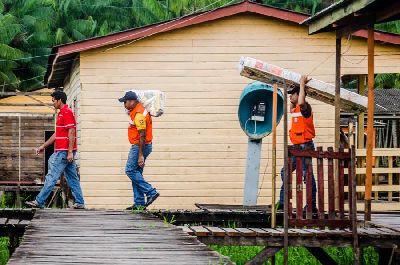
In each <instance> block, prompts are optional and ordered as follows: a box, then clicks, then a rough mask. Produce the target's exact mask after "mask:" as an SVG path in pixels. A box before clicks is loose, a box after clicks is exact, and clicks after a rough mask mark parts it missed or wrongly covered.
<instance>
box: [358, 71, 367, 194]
mask: <svg viewBox="0 0 400 265" xmlns="http://www.w3.org/2000/svg"><path fill="white" fill-rule="evenodd" d="M358 94H360V95H364V94H365V75H359V76H358ZM364 119H365V114H364V112H360V113H359V114H358V122H357V148H358V149H364V148H365V143H364V134H365V130H364ZM364 163H365V157H359V158H358V159H357V167H359V168H363V167H364ZM363 181H364V174H358V175H357V185H360V186H361V185H364V183H363ZM360 196H362V197H361V198H364V193H361V194H360ZM361 198H360V199H361Z"/></svg>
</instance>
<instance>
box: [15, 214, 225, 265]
mask: <svg viewBox="0 0 400 265" xmlns="http://www.w3.org/2000/svg"><path fill="white" fill-rule="evenodd" d="M8 264H10V265H14V264H24V265H25V264H232V262H231V261H229V259H227V258H226V257H222V256H220V255H219V254H218V253H216V252H214V251H211V250H210V249H209V248H208V247H207V246H206V245H204V244H202V243H200V242H199V241H198V240H197V239H196V237H193V236H190V235H188V234H187V233H185V232H183V231H182V229H180V228H177V227H175V226H173V225H169V224H165V223H164V222H162V221H161V220H160V219H159V218H156V217H154V216H152V215H149V214H145V213H140V214H132V213H129V212H122V211H94V210H93V211H87V210H83V211H77V210H55V209H51V210H38V211H37V212H36V214H35V216H34V218H33V219H32V221H31V223H30V224H29V225H28V227H27V229H26V232H25V234H24V238H23V240H22V242H21V244H20V246H19V247H18V248H17V249H16V251H15V253H14V254H13V255H12V256H11V258H10V260H9V262H8Z"/></svg>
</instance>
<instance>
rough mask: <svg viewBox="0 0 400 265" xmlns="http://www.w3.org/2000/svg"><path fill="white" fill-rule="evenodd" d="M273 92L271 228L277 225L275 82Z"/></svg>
mask: <svg viewBox="0 0 400 265" xmlns="http://www.w3.org/2000/svg"><path fill="white" fill-rule="evenodd" d="M273 88H274V92H273V94H272V207H271V210H272V211H271V228H275V227H276V207H275V205H276V117H277V111H278V84H277V83H274V84H273Z"/></svg>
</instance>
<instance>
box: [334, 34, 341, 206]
mask: <svg viewBox="0 0 400 265" xmlns="http://www.w3.org/2000/svg"><path fill="white" fill-rule="evenodd" d="M341 53H342V36H341V34H340V33H339V32H338V31H337V32H336V71H335V75H336V76H335V151H339V147H340V67H341ZM334 163H335V183H334V185H335V209H338V208H339V174H338V170H337V169H338V162H337V160H335V162H334Z"/></svg>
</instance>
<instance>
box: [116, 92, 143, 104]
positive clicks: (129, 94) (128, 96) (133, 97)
mask: <svg viewBox="0 0 400 265" xmlns="http://www.w3.org/2000/svg"><path fill="white" fill-rule="evenodd" d="M137 99H138V97H137V95H136V93H135V92H133V91H128V92H126V93H125V96H123V97H122V98H120V99H118V100H119V102H125V101H127V100H137Z"/></svg>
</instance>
